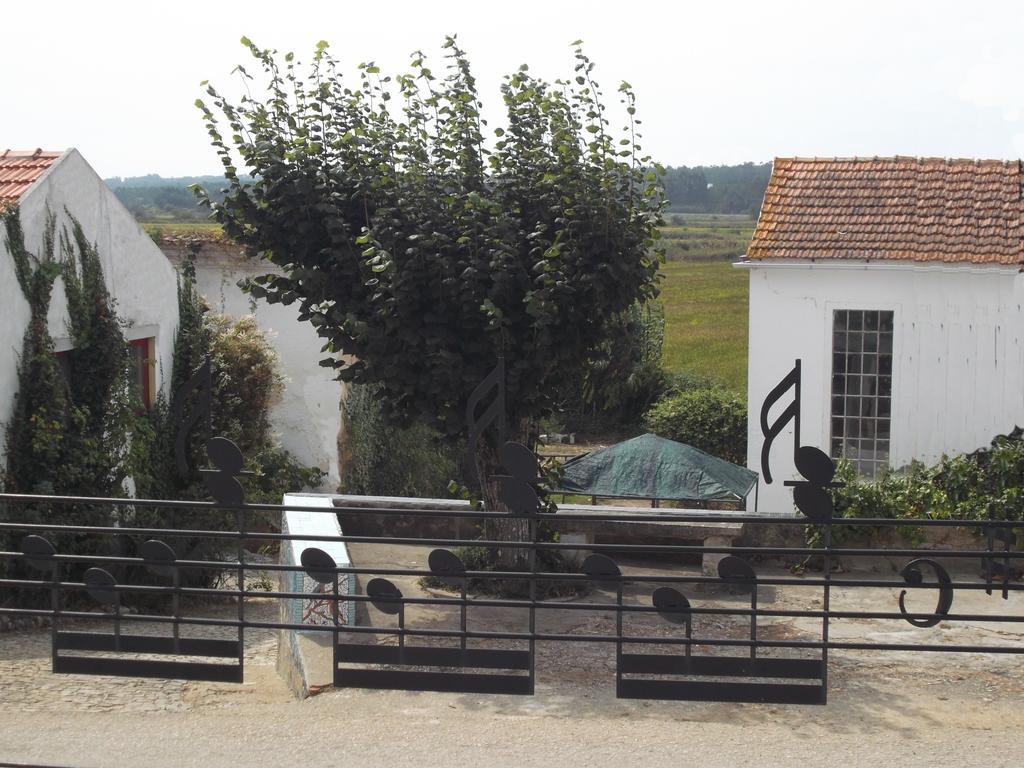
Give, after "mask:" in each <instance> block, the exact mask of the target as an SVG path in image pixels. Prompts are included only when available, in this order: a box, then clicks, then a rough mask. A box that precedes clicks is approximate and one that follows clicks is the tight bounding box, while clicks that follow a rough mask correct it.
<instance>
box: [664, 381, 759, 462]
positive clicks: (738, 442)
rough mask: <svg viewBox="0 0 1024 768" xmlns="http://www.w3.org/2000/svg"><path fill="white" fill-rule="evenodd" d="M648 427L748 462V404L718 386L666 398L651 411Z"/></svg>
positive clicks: (725, 456)
mask: <svg viewBox="0 0 1024 768" xmlns="http://www.w3.org/2000/svg"><path fill="white" fill-rule="evenodd" d="M645 425H646V427H647V429H648V430H649V431H651V432H653V433H654V434H656V435H659V436H661V437H665V438H668V439H669V440H676V441H678V442H681V443H686V444H688V445H692V446H693V447H694V448H699V449H700V450H702V451H705V452H706V453H710V454H711V455H712V456H717V457H719V458H721V459H725V460H726V461H731V462H733V463H735V464H746V461H747V404H746V403H745V402H744V401H743V400H742V398H740V397H739V396H738V395H736V394H735V393H733V392H729V391H728V390H725V389H720V388H718V387H710V388H705V389H690V390H686V391H683V392H677V393H676V394H673V395H669V396H667V397H664V398H662V399H661V400H660V401H659V402H658V403H656V404H655V406H654V407H653V408H651V410H650V411H648V412H647V416H646V418H645Z"/></svg>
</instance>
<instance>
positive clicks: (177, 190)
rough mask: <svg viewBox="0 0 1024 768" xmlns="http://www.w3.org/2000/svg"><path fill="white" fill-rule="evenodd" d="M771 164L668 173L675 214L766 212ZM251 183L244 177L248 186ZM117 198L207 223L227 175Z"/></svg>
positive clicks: (118, 181) (146, 216)
mask: <svg viewBox="0 0 1024 768" xmlns="http://www.w3.org/2000/svg"><path fill="white" fill-rule="evenodd" d="M771 172H772V164H771V163H743V164H741V165H698V166H694V167H693V168H687V167H686V166H680V167H678V168H667V169H666V170H665V176H664V178H663V183H664V185H665V196H666V197H667V198H668V201H669V210H670V211H675V212H682V213H745V214H748V215H750V216H756V215H757V212H758V211H759V210H760V209H761V200H762V199H763V198H764V190H765V187H766V186H768V177H769V176H770V175H771ZM250 181H251V179H250V178H248V177H243V178H242V182H243V183H248V182H250ZM106 182H107V186H108V187H110V188H111V189H112V190H113V192H114V194H115V195H116V196H117V199H118V200H120V201H121V202H122V203H123V204H124V206H125V207H126V208H127V209H128V210H129V211H131V212H132V214H133V215H134V216H135V218H137V219H139V220H140V221H205V220H206V219H207V217H208V216H209V211H207V210H205V209H203V208H201V207H200V206H199V205H198V204H197V202H196V198H195V196H194V195H193V194H192V192H191V191H190V190H189V188H188V187H189V185H191V184H199V185H200V186H201V187H203V188H204V189H206V190H207V191H208V192H209V194H210V199H211V200H213V201H214V202H218V203H219V202H221V201H222V200H223V193H222V192H221V191H220V187H221V185H223V183H224V179H223V177H221V176H178V177H175V178H164V177H162V176H158V175H157V174H155V173H151V174H148V175H146V176H129V177H124V178H122V177H117V176H115V177H114V178H112V179H107V180H106Z"/></svg>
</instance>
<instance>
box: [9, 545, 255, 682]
mask: <svg viewBox="0 0 1024 768" xmlns="http://www.w3.org/2000/svg"><path fill="white" fill-rule="evenodd" d="M21 551H22V553H23V554H24V555H25V561H26V562H27V563H28V564H29V565H30V566H31V567H33V568H35V569H36V570H37V571H40V572H42V573H44V574H45V575H47V576H48V577H49V578H50V579H51V580H52V582H53V586H52V587H51V595H52V603H53V610H54V614H55V615H54V618H53V622H52V624H51V643H52V644H51V648H52V658H51V661H52V670H53V671H54V672H56V673H66V674H78V675H117V676H119V677H147V678H167V679H173V680H206V681H213V682H224V683H240V682H242V677H243V657H244V654H243V647H242V643H241V640H221V639H208V638H183V637H181V636H180V632H179V621H180V618H181V615H180V604H179V602H178V600H179V596H178V592H177V591H175V592H173V594H172V603H173V605H172V614H171V617H170V618H171V625H172V631H173V634H172V635H171V636H169V637H168V636H166V635H163V636H161V635H141V634H130V633H125V632H124V630H123V627H122V625H123V623H124V619H123V611H122V605H121V591H120V589H119V588H118V584H117V581H116V579H115V578H114V577H113V575H112V574H111V573H110V572H109V571H107V570H105V569H103V568H97V567H93V568H89V569H88V570H86V571H85V573H84V574H83V575H82V585H81V589H83V590H84V592H85V593H86V594H87V595H88V596H89V597H90V598H91V599H92V600H93V601H95V602H96V603H98V604H99V605H101V606H104V608H105V609H106V610H107V611H108V612H109V614H108V615H107V618H108V619H110V620H112V623H113V632H96V631H92V632H79V631H72V630H69V629H66V628H64V626H63V621H62V617H61V611H62V605H63V600H62V594H63V592H64V591H72V590H76V587H73V586H63V585H61V583H60V579H59V575H60V570H61V569H60V565H59V561H57V560H56V559H55V556H56V554H57V552H56V550H55V549H54V547H53V545H52V544H51V543H50V542H49V541H48V540H47V539H45V538H43V537H42V536H36V535H30V536H26V537H25V538H24V539H22V541H21ZM138 557H139V559H140V562H142V563H143V564H145V566H146V568H147V569H148V570H149V571H150V572H151V573H153V574H154V575H157V576H161V577H169V578H170V579H171V580H172V582H173V587H175V588H177V586H178V579H179V567H178V566H177V565H176V563H175V561H176V558H175V555H174V551H173V550H172V549H171V548H170V547H169V546H168V545H167V544H165V543H164V542H162V541H158V540H150V541H147V542H145V543H144V544H142V545H141V546H140V547H139V551H138ZM110 614H112V615H110ZM82 651H85V652H97V651H99V652H104V653H105V654H107V655H105V656H82V655H80V652H82ZM76 652H79V653H76ZM142 654H145V655H165V656H172V657H174V658H170V659H167V660H153V659H142V658H138V656H139V655H142ZM195 659H199V660H200V661H195ZM214 659H215V661H214ZM224 659H237V663H234V664H232V663H227V662H226V661H223V660H224Z"/></svg>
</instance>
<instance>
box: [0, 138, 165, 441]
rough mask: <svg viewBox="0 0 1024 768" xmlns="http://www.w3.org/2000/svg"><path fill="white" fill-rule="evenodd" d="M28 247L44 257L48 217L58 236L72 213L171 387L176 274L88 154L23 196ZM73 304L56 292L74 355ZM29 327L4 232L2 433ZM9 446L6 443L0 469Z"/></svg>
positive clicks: (71, 154) (159, 376) (59, 330)
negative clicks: (53, 220) (53, 219)
mask: <svg viewBox="0 0 1024 768" xmlns="http://www.w3.org/2000/svg"><path fill="white" fill-rule="evenodd" d="M19 205H20V212H21V222H22V228H23V229H24V232H25V246H26V248H28V250H29V251H30V252H31V253H35V254H41V253H42V250H43V233H44V231H45V227H46V215H47V210H50V211H52V212H53V213H55V214H56V215H57V229H58V232H59V231H60V229H61V227H62V226H67V227H68V228H69V230H70V222H69V219H68V216H67V213H66V212H65V209H66V210H67V212H70V213H71V214H72V215H73V216H74V217H75V218H76V219H78V221H79V222H80V223H81V225H82V229H83V231H84V232H85V235H86V237H88V238H89V240H90V241H92V242H94V243H95V244H96V246H97V249H98V251H99V255H100V260H101V262H102V264H103V272H104V277H105V279H106V283H107V288H108V289H109V291H110V294H111V295H112V296H113V297H114V298H115V299H116V301H117V313H118V315H119V316H120V317H121V318H122V319H124V320H126V321H128V322H129V323H130V324H131V325H130V326H129V327H127V328H125V329H124V333H125V337H126V338H128V339H140V338H149V337H154V338H155V339H156V345H155V346H156V354H157V360H158V365H157V370H156V386H157V387H158V388H159V389H160V390H161V391H163V392H164V393H165V394H168V392H167V387H168V382H169V374H170V370H171V359H172V355H173V350H174V334H175V331H176V329H177V324H178V297H177V290H176V287H175V286H176V284H175V275H174V269H173V268H172V267H171V265H170V264H168V263H167V259H166V258H164V255H163V254H162V253H161V252H160V249H159V248H157V246H156V245H155V244H154V243H153V240H152V239H151V238H150V237H149V236H148V235H147V234H146V233H145V232H144V231H143V230H142V228H141V227H139V225H138V223H136V221H135V219H134V217H133V216H132V215H131V213H129V212H128V210H127V209H125V207H124V206H123V205H121V203H120V202H119V201H118V200H117V198H116V197H115V196H114V194H113V193H112V192H111V191H110V190H109V189H108V188H107V185H106V184H104V183H103V179H101V178H100V177H99V176H98V175H97V174H96V172H95V171H93V169H92V168H91V167H90V166H89V164H88V163H87V162H86V161H85V159H84V158H83V157H82V155H81V154H79V152H78V151H77V150H75V149H70V150H68V151H67V152H65V153H64V154H63V155H61V157H60V158H58V160H57V161H56V162H55V163H54V164H53V165H52V166H51V167H50V168H49V170H48V171H47V172H46V173H45V174H44V175H43V176H41V177H40V178H39V179H38V180H37V181H36V182H35V183H34V184H33V185H32V186H31V187H29V188H28V189H27V190H26V191H25V193H24V194H23V195H22V197H21V200H20V202H19ZM67 316H68V315H67V299H66V295H65V292H64V285H63V281H62V280H61V279H60V278H58V279H57V282H56V284H55V286H54V291H53V297H52V301H51V303H50V312H49V316H48V321H49V330H50V335H51V336H52V337H53V339H54V343H55V346H56V349H57V350H58V351H59V350H64V349H70V348H71V339H70V334H69V332H68V329H67ZM28 321H29V306H28V302H27V301H26V299H25V297H24V296H23V295H22V292H21V288H20V286H19V285H18V282H17V279H16V277H15V272H14V260H13V259H12V257H11V255H10V253H9V251H8V249H7V245H6V233H2V232H0V332H2V338H0V429H4V428H5V427H6V424H7V421H8V419H9V418H10V416H11V413H12V411H13V407H14V395H15V393H16V392H17V389H18V373H17V368H18V358H19V356H20V355H21V347H22V339H23V337H24V334H25V329H26V327H27V325H28ZM2 460H3V445H2V440H0V461H2Z"/></svg>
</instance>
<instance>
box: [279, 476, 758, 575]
mask: <svg viewBox="0 0 1024 768" xmlns="http://www.w3.org/2000/svg"><path fill="white" fill-rule="evenodd" d="M295 497H296V498H302V496H301V495H300V494H296V495H295ZM319 498H328V497H326V496H319ZM329 498H330V499H331V500H332V502H333V503H334V505H335V506H337V507H339V508H348V509H360V510H366V513H367V516H368V517H369V516H372V515H373V510H374V509H408V510H410V511H414V510H417V509H430V510H452V511H456V512H468V511H470V510H471V509H472V507H470V504H469V502H468V501H463V500H459V499H410V498H405V497H396V496H356V495H346V494H332V495H331V496H329ZM558 510H559V512H566V513H575V514H587V515H608V517H609V518H614V517H616V516H620V515H644V516H645V517H647V516H649V517H650V520H649V521H648V520H642V521H617V520H613V519H609V520H608V521H607V522H606V521H602V520H565V521H561V520H559V519H558V514H555V515H554V516H553V517H548V516H545V518H544V519H545V521H546V522H548V523H549V524H551V525H552V527H553V528H555V530H557V531H559V532H560V533H562V534H565V535H566V536H567V537H568V536H572V537H573V539H574V541H573V543H595V542H596V539H597V537H598V536H605V535H608V534H611V533H612V532H613V531H614V532H615V534H617V536H618V539H617V540H621V541H622V542H623V543H628V540H629V539H636V540H641V539H643V540H650V539H659V538H661V539H672V540H674V541H675V542H679V541H693V542H694V543H699V544H701V545H702V546H705V547H728V546H731V545H732V544H733V543H734V542H735V541H736V539H738V538H739V537H740V536H741V535H742V534H743V524H742V523H731V522H726V523H722V522H711V521H709V522H679V521H674V520H659V519H658V518H659V517H664V516H667V515H671V514H679V513H685V514H690V515H708V516H712V515H714V516H721V515H723V514H728V513H723V512H720V511H716V510H706V509H667V508H664V507H662V508H657V509H650V508H647V507H619V506H602V505H597V506H591V505H588V504H559V505H558ZM742 514H746V513H737V515H742ZM376 522H378V523H386V522H387V520H386V519H385V517H384V516H383V515H381V516H378V517H377V519H376ZM439 522H441V523H443V522H444V519H443V518H432V519H431V522H430V523H426V522H424V525H425V526H428V527H429V529H430V533H431V534H435V533H439V531H438V530H437V524H438V523H439ZM451 527H452V529H453V531H454V534H453V535H456V536H464V535H467V531H466V526H465V525H457V524H456V525H452V526H451ZM403 528H405V529H406V530H402V531H396V534H397V533H401V534H402V535H405V534H413V532H412V531H410V530H408V526H407V525H405V526H403ZM413 535H415V534H413ZM421 535H422V534H421ZM579 537H582V538H579ZM565 540H566V541H567V542H568V541H569V540H570V539H569V538H566V539H565ZM467 543H468V542H467ZM723 557H725V555H723V554H719V553H705V554H704V556H703V559H702V561H701V568H702V570H703V572H704V574H705V575H708V576H717V575H718V562H719V561H720V560H721V559H722V558H723Z"/></svg>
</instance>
